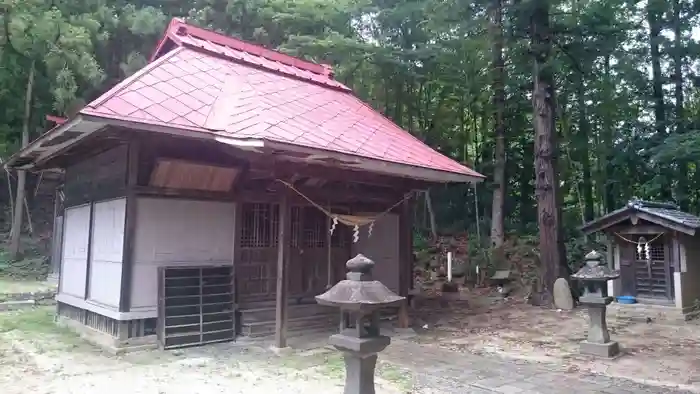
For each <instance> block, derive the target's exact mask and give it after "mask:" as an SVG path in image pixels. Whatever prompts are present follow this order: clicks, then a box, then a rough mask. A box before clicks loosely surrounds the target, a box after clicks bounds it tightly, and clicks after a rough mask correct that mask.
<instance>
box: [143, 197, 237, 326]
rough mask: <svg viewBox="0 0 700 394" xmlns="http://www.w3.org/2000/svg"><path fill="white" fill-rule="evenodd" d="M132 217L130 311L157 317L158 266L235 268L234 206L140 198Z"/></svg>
mask: <svg viewBox="0 0 700 394" xmlns="http://www.w3.org/2000/svg"><path fill="white" fill-rule="evenodd" d="M136 212H137V214H136V234H135V240H134V266H133V271H132V275H133V277H132V290H131V311H152V315H153V317H156V315H157V310H156V308H157V305H158V267H161V266H172V265H209V264H233V244H234V242H233V241H234V221H235V212H236V207H235V204H234V203H230V202H211V201H192V200H179V199H158V198H139V199H137V206H136Z"/></svg>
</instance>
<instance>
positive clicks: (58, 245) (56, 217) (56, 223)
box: [48, 188, 64, 283]
mask: <svg viewBox="0 0 700 394" xmlns="http://www.w3.org/2000/svg"><path fill="white" fill-rule="evenodd" d="M60 190H61V189H60V188H57V190H56V191H55V193H54V204H53V233H52V234H51V271H50V272H49V278H48V279H49V280H50V281H55V282H56V283H58V279H59V277H60V271H61V259H62V255H63V222H64V220H63V217H64V215H63V211H62V210H61V207H62V206H63V204H62V203H61V191H60Z"/></svg>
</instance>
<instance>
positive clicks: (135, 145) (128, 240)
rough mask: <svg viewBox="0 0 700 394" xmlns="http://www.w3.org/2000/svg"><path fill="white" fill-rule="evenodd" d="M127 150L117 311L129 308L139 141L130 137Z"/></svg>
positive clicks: (125, 310) (128, 309)
mask: <svg viewBox="0 0 700 394" xmlns="http://www.w3.org/2000/svg"><path fill="white" fill-rule="evenodd" d="M131 138H132V139H131V141H130V142H129V147H128V151H127V169H126V197H125V198H126V207H125V208H124V210H125V212H124V248H123V250H122V277H121V294H120V297H119V312H128V311H130V310H131V283H132V281H133V278H132V272H133V265H134V251H133V249H134V239H135V235H136V215H137V213H136V187H137V185H138V173H139V155H140V152H141V141H140V140H138V139H135V138H134V137H133V136H132V137H131Z"/></svg>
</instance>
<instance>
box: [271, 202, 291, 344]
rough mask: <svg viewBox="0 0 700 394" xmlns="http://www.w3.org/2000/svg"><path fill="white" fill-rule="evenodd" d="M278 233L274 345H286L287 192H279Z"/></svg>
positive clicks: (289, 222) (288, 212) (288, 217)
mask: <svg viewBox="0 0 700 394" xmlns="http://www.w3.org/2000/svg"><path fill="white" fill-rule="evenodd" d="M279 204H280V206H279V210H280V211H279V233H278V237H277V297H276V303H275V346H276V347H277V348H280V349H281V348H285V347H287V282H288V278H287V275H288V267H289V264H288V262H289V241H290V235H291V234H290V233H291V231H290V230H291V220H290V219H291V218H290V207H289V203H288V201H287V194H286V193H280V203H279Z"/></svg>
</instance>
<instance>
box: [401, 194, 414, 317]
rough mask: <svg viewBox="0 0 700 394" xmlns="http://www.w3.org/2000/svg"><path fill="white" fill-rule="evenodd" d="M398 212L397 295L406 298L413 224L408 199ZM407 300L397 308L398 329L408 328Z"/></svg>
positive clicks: (411, 261)
mask: <svg viewBox="0 0 700 394" xmlns="http://www.w3.org/2000/svg"><path fill="white" fill-rule="evenodd" d="M400 209H401V210H400V212H399V295H401V296H403V297H408V292H409V290H410V289H411V287H412V283H413V246H412V244H413V242H412V239H413V222H412V220H411V219H412V215H411V203H410V199H407V200H406V201H404V202H403V203H402V204H401V207H400ZM409 324H410V322H409V318H408V299H407V300H406V302H403V303H402V304H401V306H400V308H399V316H398V325H399V328H408V326H409Z"/></svg>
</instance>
